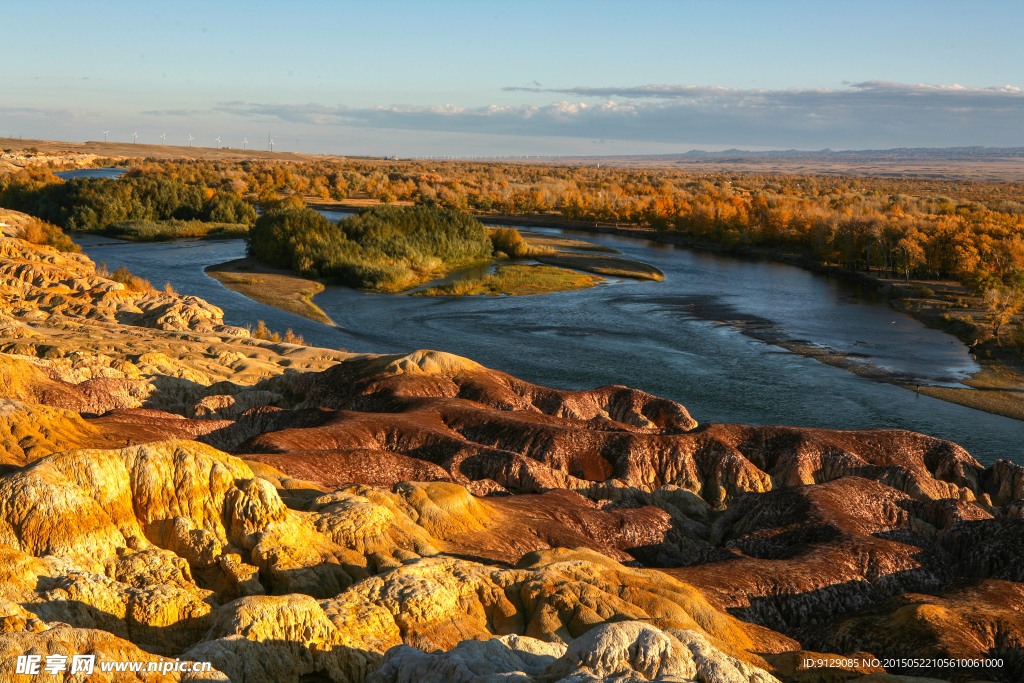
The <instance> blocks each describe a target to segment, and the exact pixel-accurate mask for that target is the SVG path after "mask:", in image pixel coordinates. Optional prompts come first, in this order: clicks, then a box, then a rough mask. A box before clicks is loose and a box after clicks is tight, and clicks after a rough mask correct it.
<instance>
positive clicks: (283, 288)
mask: <svg viewBox="0 0 1024 683" xmlns="http://www.w3.org/2000/svg"><path fill="white" fill-rule="evenodd" d="M206 274H207V275H209V276H210V277H212V278H214V279H215V280H217V281H218V282H220V283H221V284H222V285H224V286H225V287H227V288H228V289H230V290H232V291H235V292H238V293H239V294H242V295H244V296H247V297H249V298H250V299H252V300H254V301H259V302H260V303H261V304H266V305H267V306H273V307H274V308H279V309H281V310H282V311H288V312H289V313H294V314H296V315H301V316H302V317H304V318H309V319H310V320H315V321H317V322H318V323H323V324H325V325H334V321H333V320H331V319H330V317H328V315H327V314H326V313H324V312H323V311H322V310H321V309H320V307H319V306H317V305H316V304H314V303H313V296H314V295H316V294H318V293H320V292H322V291H323V289H324V286H323V285H322V284H320V283H319V282H316V281H315V280H307V279H306V278H302V277H298V276H297V275H294V274H292V273H290V272H288V271H283V270H276V269H273V268H268V267H267V266H264V265H263V264H261V263H260V262H259V261H257V260H255V259H250V258H244V259H237V260H234V261H228V262H227V263H221V264H219V265H215V266H210V267H209V268H207V269H206Z"/></svg>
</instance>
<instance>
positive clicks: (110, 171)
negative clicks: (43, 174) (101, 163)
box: [54, 168, 128, 180]
mask: <svg viewBox="0 0 1024 683" xmlns="http://www.w3.org/2000/svg"><path fill="white" fill-rule="evenodd" d="M127 172H128V169H127V168H76V169H75V170H73V171H58V172H57V173H54V175H55V176H57V177H58V178H63V179H64V180H71V179H72V178H120V177H121V176H123V175H124V174H125V173H127Z"/></svg>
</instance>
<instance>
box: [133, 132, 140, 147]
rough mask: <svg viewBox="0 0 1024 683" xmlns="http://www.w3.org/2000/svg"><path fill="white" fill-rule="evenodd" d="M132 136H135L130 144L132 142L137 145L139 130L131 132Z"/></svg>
mask: <svg viewBox="0 0 1024 683" xmlns="http://www.w3.org/2000/svg"><path fill="white" fill-rule="evenodd" d="M132 137H133V138H135V139H134V140H133V141H132V144H133V145H137V144H139V132H138V131H135V132H134V133H132Z"/></svg>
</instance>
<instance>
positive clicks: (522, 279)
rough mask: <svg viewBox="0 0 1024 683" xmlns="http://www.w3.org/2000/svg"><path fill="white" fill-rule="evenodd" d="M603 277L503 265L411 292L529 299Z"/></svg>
mask: <svg viewBox="0 0 1024 683" xmlns="http://www.w3.org/2000/svg"><path fill="white" fill-rule="evenodd" d="M602 282H604V279H603V278H600V277H596V276H594V275H588V274H586V273H578V272H575V271H572V270H566V269H565V268H554V267H552V266H543V265H525V264H506V265H500V266H498V267H497V268H496V269H495V272H494V273H490V274H488V275H484V276H483V277H482V278H478V279H477V278H474V279H466V280H456V281H455V282H448V283H445V284H443V285H438V286H436V287H430V288H428V289H421V290H418V291H416V292H413V293H412V294H413V296H478V295H481V294H484V295H491V296H496V295H499V294H505V295H508V296H533V295H537V294H551V293H554V292H569V291H573V290H577V289H589V288H590V287H593V286H595V285H598V284H600V283H602Z"/></svg>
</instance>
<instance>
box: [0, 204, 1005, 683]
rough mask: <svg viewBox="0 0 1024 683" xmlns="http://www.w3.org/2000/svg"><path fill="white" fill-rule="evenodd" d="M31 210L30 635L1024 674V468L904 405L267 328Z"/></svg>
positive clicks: (109, 653)
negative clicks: (40, 237)
mask: <svg viewBox="0 0 1024 683" xmlns="http://www.w3.org/2000/svg"><path fill="white" fill-rule="evenodd" d="M19 220H20V219H19V217H18V216H12V215H10V214H8V215H6V216H0V222H6V223H7V227H5V228H4V236H3V237H2V238H0V290H2V292H0V293H2V295H3V296H2V304H0V658H2V659H3V660H4V664H3V665H4V666H6V662H8V661H9V660H11V659H12V658H13V657H16V656H17V655H20V654H28V653H31V654H40V655H41V656H45V655H47V654H61V655H67V656H70V655H73V654H81V653H93V654H96V655H97V656H98V657H100V658H101V659H105V660H114V659H125V660H135V661H146V662H148V661H152V660H155V659H161V658H163V659H167V658H169V659H177V660H182V661H195V662H209V663H210V664H211V665H212V670H211V671H209V672H206V673H202V674H199V673H191V672H190V673H187V674H186V673H171V674H168V675H167V676H166V677H165V678H164V679H160V678H154V677H147V678H141V677H139V676H136V675H135V674H129V673H108V674H103V675H105V676H107V677H106V678H101V677H97V678H95V680H116V681H129V680H131V681H134V680H223V681H235V682H241V681H244V682H246V683H261V682H263V681H267V682H273V683H292V682H295V683H297V682H298V681H335V682H337V683H362V682H363V681H372V682H373V683H392V682H395V683H399V682H405V681H466V682H469V681H473V682H475V683H476V682H479V683H484V682H485V681H486V682H488V683H492V682H495V681H520V682H522V683H526V682H528V681H533V682H536V683H540V682H542V681H543V682H544V683H555V682H556V681H558V682H562V681H564V682H565V683H568V682H569V681H573V682H577V681H623V682H626V681H640V680H657V681H701V682H702V683H714V682H718V683H725V682H730V683H731V682H741V681H742V682H744V683H750V682H753V681H758V682H762V683H769V682H772V681H794V682H797V681H808V682H809V681H855V680H860V681H862V682H863V683H868V682H870V681H896V680H899V678H898V677H897V676H895V675H894V674H908V675H910V674H914V675H939V676H940V677H941V678H943V679H944V680H961V679H963V680H967V679H966V678H964V677H965V676H982V678H979V680H996V681H1006V682H1009V681H1019V680H1021V679H1022V677H1024V669H1022V667H1024V594H1022V586H1024V574H1022V573H1021V564H1020V558H1021V556H1022V552H1024V512H1022V511H1024V467H1021V466H1019V465H1016V464H1014V463H1012V462H1010V461H1007V460H1003V461H999V462H997V463H996V465H995V466H993V467H990V468H987V469H986V468H984V467H982V466H981V465H980V464H978V463H977V462H976V461H975V460H974V459H973V458H972V457H971V456H970V455H969V454H968V453H967V452H966V451H964V450H963V449H962V448H960V447H959V446H957V445H955V444H952V443H949V442H947V441H942V440H940V439H935V438H931V437H928V436H925V435H921V434H913V433H909V432H905V431H900V430H866V431H858V432H843V431H836V430H819V429H806V428H792V427H749V426H742V425H722V424H702V425H698V424H697V422H696V421H695V420H694V419H693V418H692V417H691V416H690V415H689V413H688V412H687V411H686V409H685V408H684V407H683V406H682V405H679V404H678V403H674V402H672V401H667V400H664V399H660V398H658V397H655V396H651V395H649V394H645V393H643V392H640V391H636V390H633V389H629V388H626V387H621V386H612V387H602V388H598V389H595V390H593V391H582V392H570V391H559V390H555V389H549V388H545V387H540V386H537V385H534V384H530V383H528V382H524V381H521V380H519V379H517V378H514V377H511V376H509V375H507V374H504V373H501V372H497V371H494V370H491V369H488V368H484V367H482V366H480V365H479V364H477V363H474V362H473V361H470V360H467V359H464V358H459V357H457V356H453V355H450V354H446V353H440V352H436V351H417V352H415V353H411V354H408V355H391V356H368V355H354V354H347V353H342V352H336V351H330V350H326V349H315V348H307V347H301V346H295V345H291V344H275V343H270V342H264V341H259V340H255V339H250V338H248V336H247V333H246V332H245V330H243V329H239V328H231V327H227V326H224V325H223V320H222V317H221V313H220V311H219V310H218V309H216V308H215V307H212V306H210V305H209V304H206V303H205V302H202V301H200V300H196V299H193V298H191V297H181V296H178V295H175V294H165V293H156V292H141V293H139V292H135V293H132V292H128V291H126V290H125V289H124V288H123V287H121V286H120V285H119V283H115V282H112V281H111V280H109V279H108V278H104V277H100V276H98V275H97V274H96V272H95V269H94V268H93V266H92V264H91V262H89V261H88V259H86V258H84V257H81V256H77V255H66V254H60V253H58V252H54V251H53V250H50V249H47V248H43V247H36V246H33V245H29V244H27V243H25V242H23V241H21V240H20V239H18V238H17V228H18V221H19ZM854 657H855V658H856V661H854V663H852V664H851V661H853V659H852V658H854ZM873 657H906V658H914V657H944V658H945V657H948V658H976V657H989V658H997V659H1002V660H1003V662H1004V664H1003V665H1002V666H1001V667H998V668H987V669H984V670H981V669H973V670H971V669H967V668H963V667H961V668H959V669H957V668H955V667H952V668H946V669H941V670H938V669H928V670H925V669H921V668H920V667H918V668H916V669H915V668H914V667H905V669H902V670H901V669H899V668H898V667H897V668H896V669H893V670H890V671H889V672H888V673H885V672H883V671H881V669H880V667H878V666H873V665H870V664H863V662H870V661H871V659H872V658H873ZM808 658H819V659H822V660H827V661H828V662H830V664H829V666H827V667H824V668H818V669H815V668H808V667H807V666H806V665H805V664H804V662H806V661H807V659H808ZM857 662H862V664H858V663H857ZM9 676H10V674H9V672H7V671H6V670H4V671H0V680H8V677H9ZM97 676H99V674H97ZM985 677H987V679H986V678H985ZM11 680H16V679H14V678H12V679H11ZM90 680H93V679H90ZM908 680H909V679H908Z"/></svg>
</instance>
